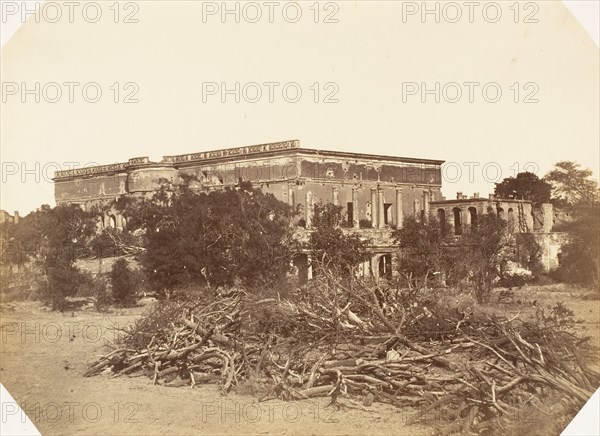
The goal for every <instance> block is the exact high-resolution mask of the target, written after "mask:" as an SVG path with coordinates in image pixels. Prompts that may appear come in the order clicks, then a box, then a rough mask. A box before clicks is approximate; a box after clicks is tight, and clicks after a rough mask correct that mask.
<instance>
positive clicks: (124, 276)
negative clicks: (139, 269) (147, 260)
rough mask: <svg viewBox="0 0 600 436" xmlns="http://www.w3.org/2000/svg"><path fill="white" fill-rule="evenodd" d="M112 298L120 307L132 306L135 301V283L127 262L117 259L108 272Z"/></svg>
mask: <svg viewBox="0 0 600 436" xmlns="http://www.w3.org/2000/svg"><path fill="white" fill-rule="evenodd" d="M110 281H111V284H112V297H113V299H114V301H115V303H117V304H120V305H128V304H132V303H133V302H134V301H135V283H134V281H133V274H132V271H131V269H130V268H129V266H128V265H127V261H126V260H125V259H123V258H121V259H118V260H117V261H116V262H115V263H114V264H113V266H112V269H111V271H110Z"/></svg>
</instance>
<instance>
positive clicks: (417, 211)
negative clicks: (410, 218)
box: [413, 199, 421, 221]
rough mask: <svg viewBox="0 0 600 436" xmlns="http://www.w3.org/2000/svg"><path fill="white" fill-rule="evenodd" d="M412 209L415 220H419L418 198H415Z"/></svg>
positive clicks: (419, 207)
mask: <svg viewBox="0 0 600 436" xmlns="http://www.w3.org/2000/svg"><path fill="white" fill-rule="evenodd" d="M413 209H414V215H415V219H416V220H417V221H421V201H420V200H418V199H415V201H414V206H413Z"/></svg>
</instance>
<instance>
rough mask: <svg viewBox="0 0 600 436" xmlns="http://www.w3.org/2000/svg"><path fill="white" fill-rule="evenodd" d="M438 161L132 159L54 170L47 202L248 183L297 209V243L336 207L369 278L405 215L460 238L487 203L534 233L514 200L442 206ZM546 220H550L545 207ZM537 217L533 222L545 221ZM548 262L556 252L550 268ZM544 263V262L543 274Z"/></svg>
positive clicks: (112, 220) (214, 154)
mask: <svg viewBox="0 0 600 436" xmlns="http://www.w3.org/2000/svg"><path fill="white" fill-rule="evenodd" d="M442 163H443V161H441V160H430V159H415V158H404V157H396V156H381V155H372V154H362V153H346V152H335V151H324V150H313V149H306V148H301V147H300V143H299V141H297V140H292V141H284V142H276V143H269V144H260V145H251V146H244V147H237V148H230V149H224V150H215V151H206V152H200V153H192V154H184V155H177V156H165V157H163V159H162V160H161V161H160V162H151V161H150V160H149V159H148V158H147V157H138V158H132V159H129V161H128V162H124V163H117V164H112V165H103V166H96V167H88V168H82V169H72V170H68V171H58V172H56V174H55V178H54V182H55V199H56V203H57V204H64V203H74V204H79V205H81V206H82V207H83V208H84V209H89V208H90V207H91V206H93V205H97V206H99V205H102V204H106V203H107V202H109V201H111V200H115V199H116V198H118V197H120V196H124V195H125V196H140V197H141V196H151V195H152V194H153V193H154V192H155V191H156V190H157V189H159V188H160V184H161V183H162V182H164V181H165V180H166V181H168V182H170V183H173V184H177V183H179V182H180V179H181V177H182V174H188V175H193V176H196V177H197V180H198V182H197V183H196V186H194V187H195V188H198V189H206V190H211V189H220V188H222V187H224V186H233V185H236V184H238V183H239V182H241V181H250V182H251V183H252V185H253V186H255V187H259V188H261V189H262V190H263V192H269V193H272V194H273V195H274V196H275V197H276V198H278V199H279V200H281V201H284V202H287V203H288V204H289V205H290V206H292V207H294V208H296V207H299V208H300V210H301V211H302V219H301V220H300V221H299V227H300V229H299V232H298V234H299V238H301V239H302V238H306V237H307V236H306V235H307V233H308V232H310V228H311V222H312V210H313V205H314V203H315V202H316V201H323V202H326V201H331V202H333V203H334V204H336V205H341V206H342V207H343V208H344V211H345V214H346V215H345V216H346V220H347V223H346V224H347V225H346V228H345V231H347V232H350V233H352V232H355V233H357V234H359V235H361V236H366V237H368V238H369V240H370V241H371V243H372V245H371V246H370V247H369V250H370V252H371V253H372V257H371V260H370V261H368V262H365V263H364V264H363V265H361V266H360V269H361V271H362V273H363V274H365V275H371V274H372V275H375V276H391V275H392V274H393V273H394V268H393V264H394V260H395V259H394V256H395V252H396V250H395V247H394V245H393V243H392V241H391V240H390V232H389V228H390V227H392V226H394V227H401V226H402V222H403V219H404V218H405V217H408V216H414V217H416V218H417V219H427V217H428V216H429V214H430V212H431V211H433V210H435V211H437V213H438V214H439V216H440V217H442V218H443V219H447V220H450V221H451V222H452V223H453V225H454V226H455V229H457V230H456V231H457V232H459V233H457V234H460V232H462V231H463V230H464V229H466V228H468V226H469V225H471V224H472V223H473V220H474V219H475V220H476V216H477V214H481V213H484V211H485V210H487V206H488V203H490V202H493V204H494V205H496V206H495V207H496V208H497V209H496V210H497V212H498V213H499V214H500V213H504V214H505V217H506V219H509V220H510V219H511V211H512V213H513V214H514V213H515V210H519V211H524V216H525V217H526V218H525V219H526V220H527V223H528V225H529V224H531V225H530V226H529V228H530V229H531V230H530V231H533V230H534V222H535V220H534V215H532V213H533V210H532V206H531V203H530V202H524V201H522V202H517V203H518V204H519V206H518V207H516V205H517V203H515V202H511V201H505V200H502V201H501V202H495V201H494V200H490V199H481V198H474V199H466V198H465V199H463V198H459V199H457V200H450V201H447V200H445V199H444V198H443V197H442V195H441V191H440V189H441V186H442V178H441V165H442ZM513 203H514V204H513ZM550 207H551V206H550ZM432 208H433V209H432ZM457 210H458V212H457ZM442 211H443V215H441V214H442ZM546 212H547V211H546ZM501 216H502V215H501ZM543 216H544V217H546V215H545V214H544V215H543ZM547 216H549V217H551V216H552V212H551V209H550V213H549V215H547ZM544 217H542V218H541V219H542V220H545V219H546V218H544ZM127 218H128V217H126V216H123V215H121V214H119V213H118V212H117V211H116V210H115V211H113V212H111V213H107V214H106V215H104V216H101V217H99V220H98V225H99V227H100V228H102V227H114V228H117V229H122V228H124V227H125V225H126V222H127ZM521 218H522V217H521V215H519V216H518V217H516V218H515V219H516V220H517V221H516V222H517V223H519V224H520V223H521ZM457 219H458V221H457ZM457 223H458V224H457ZM519 228H520V227H519ZM543 229H544V232H546V233H549V232H550V231H551V225H550V224H549V223H548V222H546V221H544V225H543ZM555 258H556V253H555V254H554V259H553V261H554V263H556V262H555ZM294 263H295V265H296V266H297V268H298V270H299V275H300V277H301V279H302V280H308V279H310V278H311V275H312V271H311V266H310V265H311V259H310V252H308V251H305V252H302V253H298V254H297V255H296V258H295V259H294ZM551 264H552V262H549V263H548V268H550V267H551Z"/></svg>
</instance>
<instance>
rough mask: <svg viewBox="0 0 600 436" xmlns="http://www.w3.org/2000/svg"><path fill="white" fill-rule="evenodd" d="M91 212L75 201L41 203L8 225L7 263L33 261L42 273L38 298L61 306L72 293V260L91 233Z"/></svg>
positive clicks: (74, 286) (76, 283)
mask: <svg viewBox="0 0 600 436" xmlns="http://www.w3.org/2000/svg"><path fill="white" fill-rule="evenodd" d="M95 228H96V227H95V222H94V219H93V218H92V217H91V215H90V214H89V213H87V212H85V211H83V210H82V209H81V208H80V207H79V206H77V205H59V206H57V207H55V208H51V207H50V206H48V205H43V206H42V207H41V208H40V209H39V210H37V211H35V212H32V213H30V214H28V215H27V216H25V217H23V218H22V219H21V221H20V223H19V224H18V225H13V226H11V227H10V230H8V229H7V231H10V236H7V239H8V241H9V242H10V244H11V249H10V250H7V256H6V257H5V259H3V261H4V260H6V261H8V262H10V263H13V264H15V263H25V262H28V261H31V260H33V261H35V262H37V263H38V264H39V265H40V266H41V268H42V270H43V272H44V275H45V276H46V279H47V280H46V286H44V288H43V289H41V290H40V294H41V298H42V300H43V301H44V302H45V303H47V304H50V305H52V308H53V309H58V310H62V309H64V307H65V303H66V297H68V296H72V295H75V293H76V292H77V289H78V286H79V281H80V279H81V275H80V272H79V270H78V269H77V268H76V267H75V265H74V262H75V259H76V258H77V257H78V255H79V254H80V253H81V252H82V251H85V247H86V246H87V244H88V243H89V241H90V238H91V236H92V235H93V234H94V233H95Z"/></svg>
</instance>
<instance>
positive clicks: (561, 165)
mask: <svg viewBox="0 0 600 436" xmlns="http://www.w3.org/2000/svg"><path fill="white" fill-rule="evenodd" d="M544 179H545V180H546V181H547V182H548V183H550V184H551V186H552V198H553V202H554V203H555V204H556V205H557V206H562V207H589V206H593V205H594V204H597V203H598V201H599V198H600V197H599V190H598V182H597V181H596V180H594V179H593V178H592V171H591V170H590V169H587V168H581V165H580V164H578V163H575V162H570V161H561V162H557V163H556V164H555V165H554V169H552V170H551V171H550V172H549V173H548V174H546V177H545V178H544Z"/></svg>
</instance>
